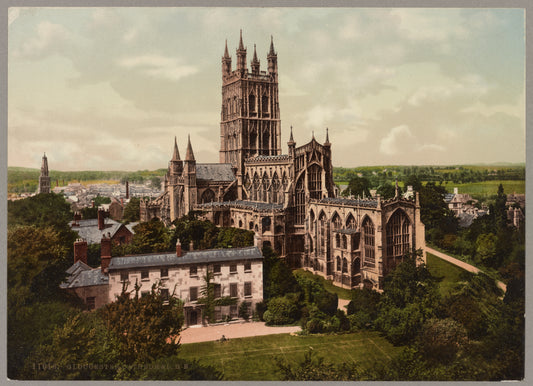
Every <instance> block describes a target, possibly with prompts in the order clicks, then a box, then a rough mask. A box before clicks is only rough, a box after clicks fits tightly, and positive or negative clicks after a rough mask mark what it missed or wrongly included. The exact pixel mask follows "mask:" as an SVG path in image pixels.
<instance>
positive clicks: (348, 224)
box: [346, 213, 355, 229]
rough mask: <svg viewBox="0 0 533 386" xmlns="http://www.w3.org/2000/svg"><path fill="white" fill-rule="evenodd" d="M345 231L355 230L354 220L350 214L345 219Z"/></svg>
mask: <svg viewBox="0 0 533 386" xmlns="http://www.w3.org/2000/svg"><path fill="white" fill-rule="evenodd" d="M346 229H355V218H354V217H353V215H352V214H351V213H350V214H349V215H348V218H347V219H346Z"/></svg>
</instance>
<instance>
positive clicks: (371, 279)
mask: <svg viewBox="0 0 533 386" xmlns="http://www.w3.org/2000/svg"><path fill="white" fill-rule="evenodd" d="M246 55H247V49H246V48H245V47H244V44H243V40H242V31H241V35H240V40H239V46H238V48H237V50H236V59H237V63H236V68H235V69H233V68H232V58H231V56H230V55H229V53H228V45H227V41H226V47H225V50H224V55H223V56H222V109H221V120H220V152H219V155H220V159H219V163H216V164H212V163H197V162H196V159H195V157H194V152H193V147H192V144H191V141H190V138H189V139H188V142H187V149H186V152H185V158H184V159H183V160H182V159H181V157H180V153H179V149H178V144H177V139H176V138H175V139H174V148H173V154H172V158H171V160H170V162H169V165H168V171H167V173H166V175H165V178H164V191H163V193H162V194H161V196H159V197H158V198H157V199H155V200H150V201H149V200H142V201H141V205H140V215H141V221H149V220H150V219H152V218H159V219H160V220H162V221H164V222H165V223H166V224H170V223H172V221H174V220H176V219H178V218H180V217H182V216H184V215H186V214H188V213H189V212H191V211H195V212H196V213H199V215H200V217H201V218H203V219H207V220H209V221H211V222H213V223H214V224H215V225H217V226H231V227H237V228H241V229H248V230H252V231H254V232H255V234H256V235H257V236H258V238H259V240H260V242H261V245H262V246H270V247H272V248H273V249H274V250H275V251H276V252H277V253H278V254H279V255H280V256H281V257H282V258H284V259H285V260H286V261H287V263H288V264H289V265H290V266H292V267H300V268H304V269H306V270H310V271H312V272H314V273H316V274H320V275H322V276H324V277H326V278H327V279H331V280H333V281H334V283H335V284H337V285H339V286H342V287H344V288H358V287H363V286H365V287H367V288H374V289H380V288H381V286H382V283H383V277H384V276H385V275H386V274H387V272H389V271H390V270H391V269H392V268H393V267H394V266H395V265H396V264H397V263H398V262H399V261H400V260H401V259H402V257H403V256H404V255H405V253H407V252H410V251H413V250H415V249H422V250H424V247H425V239H424V225H423V224H422V222H421V221H420V204H419V200H418V193H416V194H415V195H414V196H413V198H412V199H405V198H402V197H401V196H400V195H398V194H396V196H395V197H394V198H392V199H389V200H382V199H381V198H380V197H379V195H378V196H376V197H373V198H366V199H365V198H363V199H361V198H354V197H350V198H341V197H338V189H337V188H336V186H335V185H334V183H333V167H332V161H331V154H332V153H331V146H332V144H331V143H330V142H329V135H328V131H327V129H326V137H325V141H324V142H323V143H319V142H318V141H317V140H316V139H315V137H314V134H313V135H312V138H311V141H310V142H308V143H306V144H304V145H302V146H296V142H295V140H294V138H293V133H292V127H291V129H290V130H291V131H290V138H289V141H288V143H287V147H288V152H287V154H282V149H281V120H280V106H279V98H278V61H277V53H276V51H275V49H274V42H273V40H272V38H271V42H270V49H269V52H268V54H267V70H266V71H265V70H261V68H260V61H259V59H258V57H257V52H256V49H255V45H254V52H253V58H252V60H251V63H250V68H248V67H247V61H246ZM422 259H423V260H425V253H423V256H422Z"/></svg>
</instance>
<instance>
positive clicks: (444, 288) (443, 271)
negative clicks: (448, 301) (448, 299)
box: [427, 253, 464, 296]
mask: <svg viewBox="0 0 533 386" xmlns="http://www.w3.org/2000/svg"><path fill="white" fill-rule="evenodd" d="M427 267H428V270H429V272H431V274H432V275H433V276H435V277H436V278H438V279H440V283H439V284H440V293H441V295H442V296H446V295H447V294H448V293H449V292H450V290H451V288H452V287H453V285H454V284H455V283H457V282H458V281H459V279H460V275H461V272H463V271H464V270H463V269H462V268H459V267H458V266H456V265H453V264H452V263H449V262H447V261H445V260H442V259H440V258H438V257H437V256H435V255H432V254H431V253H427Z"/></svg>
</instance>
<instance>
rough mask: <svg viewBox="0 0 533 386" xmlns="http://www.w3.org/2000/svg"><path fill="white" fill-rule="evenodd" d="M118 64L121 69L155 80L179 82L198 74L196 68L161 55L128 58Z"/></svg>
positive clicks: (120, 60)
mask: <svg viewBox="0 0 533 386" xmlns="http://www.w3.org/2000/svg"><path fill="white" fill-rule="evenodd" d="M117 64H118V65H119V66H120V67H124V68H128V69H133V70H139V71H141V72H142V73H144V74H146V75H149V76H151V77H154V78H161V79H168V80H179V79H181V78H184V77H186V76H189V75H192V74H195V73H196V72H198V69H197V68H196V67H193V66H189V65H184V64H180V60H179V59H177V58H171V57H166V56H161V55H143V56H132V57H126V58H122V59H119V60H118V61H117Z"/></svg>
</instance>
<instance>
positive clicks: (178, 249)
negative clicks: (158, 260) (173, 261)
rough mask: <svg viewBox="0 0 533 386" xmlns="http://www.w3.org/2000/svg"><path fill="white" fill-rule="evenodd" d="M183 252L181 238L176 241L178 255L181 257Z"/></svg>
mask: <svg viewBox="0 0 533 386" xmlns="http://www.w3.org/2000/svg"><path fill="white" fill-rule="evenodd" d="M182 255H183V254H182V252H181V243H180V239H178V241H177V242H176V256H178V257H181V256H182Z"/></svg>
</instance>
